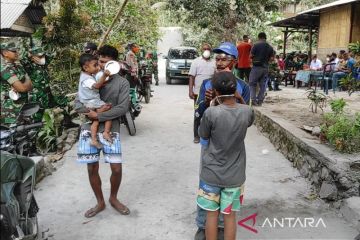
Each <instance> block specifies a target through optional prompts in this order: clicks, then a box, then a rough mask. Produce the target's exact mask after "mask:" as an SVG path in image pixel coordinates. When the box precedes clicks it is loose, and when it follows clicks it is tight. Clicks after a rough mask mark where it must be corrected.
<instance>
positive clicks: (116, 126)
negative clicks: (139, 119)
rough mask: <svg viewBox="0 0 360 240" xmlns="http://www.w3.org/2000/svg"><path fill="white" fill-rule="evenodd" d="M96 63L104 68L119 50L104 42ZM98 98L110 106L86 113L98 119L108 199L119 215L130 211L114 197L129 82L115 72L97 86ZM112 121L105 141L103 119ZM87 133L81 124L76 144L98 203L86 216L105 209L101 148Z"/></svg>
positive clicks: (87, 130)
mask: <svg viewBox="0 0 360 240" xmlns="http://www.w3.org/2000/svg"><path fill="white" fill-rule="evenodd" d="M99 56H100V57H99V65H100V67H101V69H104V66H105V64H106V63H107V62H108V61H111V60H115V61H116V60H117V58H118V51H117V50H116V49H115V48H114V47H111V46H108V45H105V46H103V47H102V48H100V49H99ZM100 98H101V100H103V101H104V102H106V103H111V105H112V108H111V109H110V110H108V111H106V112H102V113H97V112H95V111H92V110H90V111H88V113H86V115H87V116H88V118H89V119H90V120H98V121H99V122H100V125H99V129H98V138H99V141H100V142H101V143H102V144H103V149H102V151H103V153H104V158H105V162H107V163H110V167H111V177H110V184H111V193H110V198H109V202H110V204H111V206H113V207H114V208H115V209H116V210H117V211H118V212H119V213H120V214H123V215H128V214H130V210H129V209H128V208H127V207H126V206H125V205H124V204H122V203H121V202H120V201H119V200H118V199H117V193H118V191H119V187H120V183H121V178H122V152H121V145H120V117H121V116H122V115H124V114H125V113H126V112H127V111H128V110H129V101H130V99H129V82H128V81H127V80H126V79H125V78H122V77H120V75H118V74H114V75H112V76H110V77H109V80H108V81H107V83H106V84H105V86H104V87H102V88H101V89H100ZM81 107H82V106H81V105H79V102H77V103H76V107H75V108H76V110H77V111H78V112H82V111H83V110H84V109H82V108H81ZM108 120H111V121H112V126H111V133H112V143H109V142H107V141H105V140H104V138H103V135H102V132H103V131H104V122H105V121H108ZM90 136H91V133H90V124H88V123H85V124H83V125H82V126H81V132H80V137H79V143H78V162H80V163H86V164H87V168H88V174H89V180H90V185H91V188H92V189H93V191H94V194H95V197H96V200H97V205H96V206H95V207H93V208H90V209H89V210H88V211H86V213H85V217H87V218H91V217H94V216H95V215H96V214H97V213H99V212H101V211H102V210H104V209H105V200H104V196H103V193H102V189H101V179H100V175H99V160H100V149H97V148H96V147H94V146H92V145H91V144H90V142H91V137H90Z"/></svg>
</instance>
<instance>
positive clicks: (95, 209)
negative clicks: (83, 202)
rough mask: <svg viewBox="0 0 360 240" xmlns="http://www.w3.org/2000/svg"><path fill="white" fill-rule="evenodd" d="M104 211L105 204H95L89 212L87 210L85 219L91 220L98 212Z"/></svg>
mask: <svg viewBox="0 0 360 240" xmlns="http://www.w3.org/2000/svg"><path fill="white" fill-rule="evenodd" d="M104 209H105V203H103V204H97V205H96V206H95V207H93V208H90V209H89V210H87V211H86V212H85V215H84V216H85V217H86V218H92V217H94V216H95V215H96V214H98V213H99V212H101V211H102V210H104Z"/></svg>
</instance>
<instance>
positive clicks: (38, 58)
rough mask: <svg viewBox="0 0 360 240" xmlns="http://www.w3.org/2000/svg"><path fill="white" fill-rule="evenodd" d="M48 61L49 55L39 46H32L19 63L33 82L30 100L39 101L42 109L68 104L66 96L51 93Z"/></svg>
mask: <svg viewBox="0 0 360 240" xmlns="http://www.w3.org/2000/svg"><path fill="white" fill-rule="evenodd" d="M50 61H51V56H50V55H46V54H45V51H44V49H43V48H41V47H33V48H32V49H31V51H30V53H29V54H28V55H27V56H25V57H23V58H22V59H21V64H22V65H23V66H24V68H25V70H26V72H27V73H28V74H29V76H30V79H31V80H32V82H33V87H34V88H33V91H32V92H31V101H32V102H38V103H40V105H41V107H42V108H44V109H47V108H52V107H66V106H67V104H68V99H67V98H66V97H55V96H53V95H52V93H51V89H50V75H49V72H48V69H47V68H48V64H49V62H50Z"/></svg>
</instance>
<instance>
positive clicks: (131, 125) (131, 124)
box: [124, 111, 136, 136]
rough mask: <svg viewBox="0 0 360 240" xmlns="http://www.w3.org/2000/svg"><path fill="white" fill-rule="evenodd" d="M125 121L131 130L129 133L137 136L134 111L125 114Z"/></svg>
mask: <svg viewBox="0 0 360 240" xmlns="http://www.w3.org/2000/svg"><path fill="white" fill-rule="evenodd" d="M124 123H125V126H126V128H127V130H128V132H129V135H130V136H135V134H136V128H135V122H134V119H133V117H132V113H131V112H130V111H129V112H127V113H126V114H125V116H124Z"/></svg>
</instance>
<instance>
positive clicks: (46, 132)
mask: <svg viewBox="0 0 360 240" xmlns="http://www.w3.org/2000/svg"><path fill="white" fill-rule="evenodd" d="M62 120H63V115H62V110H60V109H58V108H57V109H46V110H45V112H44V115H43V122H44V126H43V128H42V129H41V130H40V132H39V133H38V138H37V144H38V147H39V148H40V149H41V150H42V151H44V152H49V151H54V150H56V139H57V137H59V136H60V135H61V121H62Z"/></svg>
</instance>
